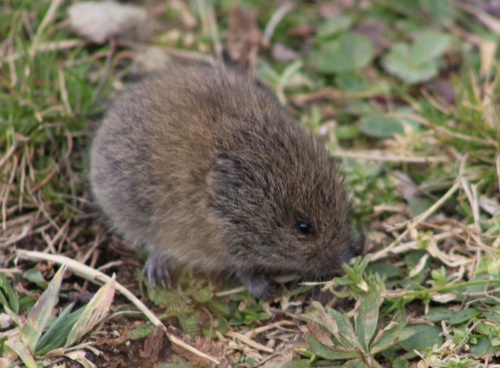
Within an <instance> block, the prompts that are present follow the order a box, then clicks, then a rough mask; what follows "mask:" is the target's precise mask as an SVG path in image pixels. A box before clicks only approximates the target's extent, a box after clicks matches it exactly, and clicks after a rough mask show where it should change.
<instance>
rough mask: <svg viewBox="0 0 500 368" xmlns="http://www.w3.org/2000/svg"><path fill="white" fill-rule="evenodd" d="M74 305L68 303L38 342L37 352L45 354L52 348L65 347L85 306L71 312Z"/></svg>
mask: <svg viewBox="0 0 500 368" xmlns="http://www.w3.org/2000/svg"><path fill="white" fill-rule="evenodd" d="M73 305H74V304H73V303H71V304H70V305H68V306H67V307H66V308H65V309H64V310H63V311H62V313H61V314H60V315H59V316H58V317H57V319H56V320H55V322H54V323H53V324H52V326H50V328H49V329H48V330H47V332H45V333H44V334H43V336H42V337H41V338H40V340H39V341H38V344H37V345H36V353H37V354H39V355H45V354H47V353H48V352H49V351H51V350H54V349H57V348H60V347H63V345H64V341H65V340H66V338H67V337H68V335H69V332H70V331H71V329H72V328H73V326H74V325H75V323H76V321H77V320H78V319H79V318H80V315H81V314H82V312H83V308H80V309H78V310H77V311H75V312H73V313H71V310H72V308H73ZM70 313H71V314H70Z"/></svg>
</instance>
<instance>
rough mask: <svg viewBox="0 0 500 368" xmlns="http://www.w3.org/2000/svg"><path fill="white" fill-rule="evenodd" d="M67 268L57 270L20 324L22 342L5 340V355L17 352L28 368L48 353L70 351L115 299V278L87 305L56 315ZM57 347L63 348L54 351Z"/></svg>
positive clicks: (63, 353)
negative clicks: (55, 311) (68, 349)
mask: <svg viewBox="0 0 500 368" xmlns="http://www.w3.org/2000/svg"><path fill="white" fill-rule="evenodd" d="M65 269H66V268H65V267H61V268H60V269H59V270H58V271H57V273H56V274H55V275H54V277H53V279H52V281H51V282H50V283H49V285H48V287H47V289H46V290H45V291H44V292H43V293H42V294H41V295H40V297H39V298H38V301H37V302H36V304H35V305H34V307H33V308H32V309H31V311H30V312H29V314H28V317H27V319H26V322H25V323H24V324H22V325H21V326H20V327H21V333H20V339H19V341H6V342H4V343H3V345H4V346H3V348H2V350H3V354H5V355H6V356H7V355H8V356H11V355H12V354H14V355H16V356H17V357H19V358H20V359H21V360H22V361H23V363H24V364H25V365H26V367H28V368H35V367H38V364H37V363H36V361H37V360H38V359H39V358H40V357H44V356H46V355H47V354H49V353H52V358H53V357H55V356H61V355H63V356H64V355H66V354H71V353H69V352H68V353H66V351H65V349H66V348H69V347H72V346H74V345H76V344H77V343H78V342H79V341H80V340H81V338H82V337H83V336H84V335H85V334H87V333H88V332H89V331H91V330H92V329H93V328H94V327H95V325H96V324H98V323H99V322H100V321H101V320H102V319H103V318H104V317H105V316H106V314H107V312H108V310H109V307H110V305H111V302H112V300H113V296H114V279H113V280H112V282H110V283H107V284H105V285H104V286H103V287H101V288H100V289H99V290H98V291H97V293H96V294H95V295H94V297H93V298H92V299H91V300H90V302H89V303H88V304H87V305H86V306H85V307H83V308H80V309H78V310H77V311H75V312H72V309H73V304H70V305H68V306H67V307H66V308H64V310H63V311H62V312H61V313H59V315H58V316H57V317H56V318H55V317H54V316H53V314H54V310H55V307H56V305H57V303H58V299H59V294H60V289H61V283H62V280H63V275H64V271H65ZM47 326H49V328H48V329H47V330H46V327H47ZM57 349H60V350H59V351H58V352H55V351H56V350H57ZM73 358H74V359H75V360H77V361H80V362H81V363H82V364H87V363H88V361H87V359H86V358H85V356H84V355H79V356H78V357H77V356H73Z"/></svg>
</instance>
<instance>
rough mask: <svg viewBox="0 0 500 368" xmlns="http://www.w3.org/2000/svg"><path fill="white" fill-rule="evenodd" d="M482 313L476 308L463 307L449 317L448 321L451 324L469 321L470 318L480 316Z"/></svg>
mask: <svg viewBox="0 0 500 368" xmlns="http://www.w3.org/2000/svg"><path fill="white" fill-rule="evenodd" d="M480 314H481V311H480V310H478V309H476V308H467V309H462V310H460V311H458V312H456V313H454V314H453V315H452V316H450V318H449V319H448V322H449V323H450V324H451V325H458V324H460V323H463V322H467V321H469V320H470V319H472V318H474V317H476V316H478V315H480Z"/></svg>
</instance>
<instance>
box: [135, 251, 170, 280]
mask: <svg viewBox="0 0 500 368" xmlns="http://www.w3.org/2000/svg"><path fill="white" fill-rule="evenodd" d="M168 269H169V265H168V261H167V260H165V259H161V258H160V259H158V258H154V257H152V256H149V257H148V259H147V261H146V263H145V264H144V268H143V269H142V277H144V278H146V279H148V281H149V282H150V283H151V285H152V286H156V285H157V284H160V285H161V286H163V287H164V288H170V287H171V286H172V280H171V278H170V272H169V271H168Z"/></svg>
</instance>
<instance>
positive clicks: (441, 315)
mask: <svg viewBox="0 0 500 368" xmlns="http://www.w3.org/2000/svg"><path fill="white" fill-rule="evenodd" d="M454 313H455V312H453V311H451V310H450V309H447V308H443V307H436V308H431V309H430V310H429V313H427V314H426V315H425V316H424V318H425V319H426V320H428V321H432V322H440V321H446V320H448V319H449V318H450V317H451V316H452V315H453V314H454Z"/></svg>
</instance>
